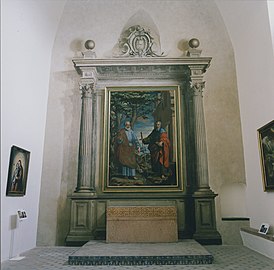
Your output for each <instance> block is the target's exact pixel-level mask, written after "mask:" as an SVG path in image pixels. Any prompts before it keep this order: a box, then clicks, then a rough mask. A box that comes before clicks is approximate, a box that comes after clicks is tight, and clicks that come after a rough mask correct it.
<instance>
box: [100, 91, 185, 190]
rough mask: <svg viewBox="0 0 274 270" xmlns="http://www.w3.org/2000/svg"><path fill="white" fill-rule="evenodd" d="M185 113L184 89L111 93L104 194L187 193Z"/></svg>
mask: <svg viewBox="0 0 274 270" xmlns="http://www.w3.org/2000/svg"><path fill="white" fill-rule="evenodd" d="M180 107H181V101H180V93H179V87H178V86H161V87H143V86H142V87H132V86H131V87H107V88H106V90H105V132H104V144H103V146H104V156H103V162H104V164H103V168H104V173H103V179H104V183H103V188H104V191H106V192H108V191H110V192H114V191H120V192H123V191H124V192H150V191H151V192H157V191H179V190H182V186H183V185H182V181H183V180H182V179H183V169H182V168H183V165H182V155H183V151H182V144H181V143H180V142H181V141H182V138H181V134H182V126H181V115H180V112H181V110H180Z"/></svg>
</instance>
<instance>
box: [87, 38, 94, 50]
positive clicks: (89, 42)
mask: <svg viewBox="0 0 274 270" xmlns="http://www.w3.org/2000/svg"><path fill="white" fill-rule="evenodd" d="M85 48H86V49H87V50H93V49H94V48H95V42H94V41H93V40H91V39H90V40H87V41H86V42H85Z"/></svg>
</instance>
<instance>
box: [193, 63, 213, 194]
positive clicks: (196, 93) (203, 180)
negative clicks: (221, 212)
mask: <svg viewBox="0 0 274 270" xmlns="http://www.w3.org/2000/svg"><path fill="white" fill-rule="evenodd" d="M203 68H204V67H203V66H190V71H191V76H190V79H191V81H190V88H189V89H190V95H191V96H192V102H193V107H192V109H193V129H194V134H193V136H194V145H195V153H196V155H195V163H196V180H197V183H196V185H197V186H196V187H197V190H196V193H197V192H203V193H204V192H210V193H212V191H211V190H210V187H209V178H208V161H207V146H206V131H205V118H204V106H203V89H204V87H205V82H204V81H203V75H202V74H203Z"/></svg>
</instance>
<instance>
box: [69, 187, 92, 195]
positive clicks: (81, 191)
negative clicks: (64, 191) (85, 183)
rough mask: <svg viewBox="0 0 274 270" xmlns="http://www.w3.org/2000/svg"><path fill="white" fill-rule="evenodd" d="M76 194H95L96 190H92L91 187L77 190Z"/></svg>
mask: <svg viewBox="0 0 274 270" xmlns="http://www.w3.org/2000/svg"><path fill="white" fill-rule="evenodd" d="M74 192H77V193H94V194H95V190H94V189H93V188H90V187H80V188H76V189H75V191H74Z"/></svg>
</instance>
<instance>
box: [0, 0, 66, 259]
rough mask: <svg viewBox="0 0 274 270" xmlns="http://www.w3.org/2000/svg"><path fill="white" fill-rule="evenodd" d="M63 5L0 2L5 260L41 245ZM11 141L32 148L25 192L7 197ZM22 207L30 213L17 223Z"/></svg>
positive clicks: (2, 214) (3, 235)
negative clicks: (53, 66)
mask: <svg viewBox="0 0 274 270" xmlns="http://www.w3.org/2000/svg"><path fill="white" fill-rule="evenodd" d="M63 6H64V1H47V0H44V1H30V0H24V1H16V0H4V1H1V27H2V29H1V30H2V31H1V46H2V52H1V58H2V63H1V64H2V68H1V70H2V74H1V75H2V79H1V261H3V260H7V259H8V258H10V257H14V256H17V255H19V254H20V253H22V252H23V251H26V250H28V249H31V248H33V247H35V246H36V232H37V224H38V205H39V195H40V186H41V185H40V184H41V170H42V159H43V146H44V134H45V122H46V109H47V100H48V89H49V71H50V63H51V52H52V46H53V42H54V38H55V34H56V29H57V26H58V23H59V19H60V15H61V13H62V10H63ZM12 145H17V146H19V147H21V148H24V149H27V150H29V151H30V152H31V154H30V164H29V173H28V180H27V189H26V195H25V196H24V197H6V196H5V195H6V184H7V173H8V163H9V155H10V149H11V146H12ZM22 208H23V209H25V210H26V212H27V215H28V218H27V219H26V220H25V221H23V222H20V224H19V225H18V224H16V223H15V224H14V222H13V221H14V217H15V218H16V216H15V215H16V213H17V210H18V209H22ZM15 220H16V219H15Z"/></svg>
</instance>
